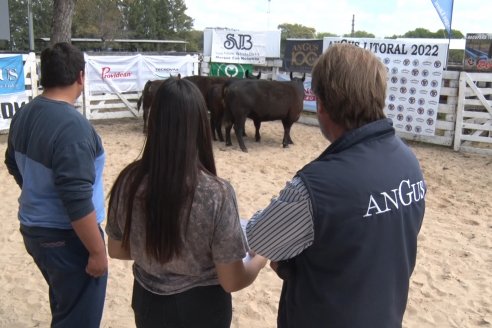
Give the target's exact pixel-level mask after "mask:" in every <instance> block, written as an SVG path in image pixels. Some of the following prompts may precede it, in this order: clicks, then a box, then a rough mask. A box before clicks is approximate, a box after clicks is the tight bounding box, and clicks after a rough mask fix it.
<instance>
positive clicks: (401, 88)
mask: <svg viewBox="0 0 492 328" xmlns="http://www.w3.org/2000/svg"><path fill="white" fill-rule="evenodd" d="M339 42H346V43H350V44H354V45H356V46H358V47H361V48H365V49H368V50H370V51H372V52H373V53H374V54H375V55H376V56H377V57H378V58H379V59H380V60H381V61H382V62H383V64H384V65H385V66H386V69H387V71H388V81H387V91H386V106H385V108H384V112H385V114H386V116H387V117H388V118H390V119H392V120H393V126H394V127H395V129H396V130H397V131H401V132H407V133H411V134H416V135H427V136H433V135H434V134H435V129H436V121H437V110H438V106H439V96H440V92H441V84H442V72H443V65H444V63H445V62H446V58H447V43H439V42H436V43H432V42H426V43H419V42H418V39H416V40H415V42H408V41H397V40H392V39H366V38H324V39H323V49H327V48H328V47H329V46H330V45H332V44H334V43H339Z"/></svg>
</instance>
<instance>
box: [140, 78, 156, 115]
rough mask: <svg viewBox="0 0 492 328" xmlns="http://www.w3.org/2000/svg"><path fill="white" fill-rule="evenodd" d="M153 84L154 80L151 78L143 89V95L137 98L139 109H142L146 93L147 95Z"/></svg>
mask: <svg viewBox="0 0 492 328" xmlns="http://www.w3.org/2000/svg"><path fill="white" fill-rule="evenodd" d="M151 85H152V81H151V80H148V81H147V82H146V83H145V85H144V88H143V90H142V95H141V96H140V98H138V100H137V110H138V111H140V107H141V106H142V103H143V98H144V95H146V94H147V93H148V92H149V88H150V86H151Z"/></svg>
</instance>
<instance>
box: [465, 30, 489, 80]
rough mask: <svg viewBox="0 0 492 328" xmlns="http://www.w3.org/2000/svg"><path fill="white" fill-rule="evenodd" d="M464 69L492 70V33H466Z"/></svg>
mask: <svg viewBox="0 0 492 328" xmlns="http://www.w3.org/2000/svg"><path fill="white" fill-rule="evenodd" d="M464 70H465V71H468V72H470V71H471V72H492V33H489V34H487V33H468V34H467V35H466V43H465V61H464Z"/></svg>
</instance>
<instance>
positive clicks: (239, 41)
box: [211, 30, 267, 65]
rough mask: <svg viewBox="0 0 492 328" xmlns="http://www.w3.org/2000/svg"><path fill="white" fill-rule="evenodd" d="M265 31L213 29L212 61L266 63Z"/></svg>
mask: <svg viewBox="0 0 492 328" xmlns="http://www.w3.org/2000/svg"><path fill="white" fill-rule="evenodd" d="M266 40H267V35H266V33H265V32H243V31H231V30H213V32H212V51H211V61H212V62H217V63H235V64H256V65H263V64H265V63H266Z"/></svg>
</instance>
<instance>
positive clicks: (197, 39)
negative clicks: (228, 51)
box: [182, 30, 203, 52]
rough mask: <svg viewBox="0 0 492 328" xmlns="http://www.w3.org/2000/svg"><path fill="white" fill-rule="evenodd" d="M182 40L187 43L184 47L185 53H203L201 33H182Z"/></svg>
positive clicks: (195, 31)
mask: <svg viewBox="0 0 492 328" xmlns="http://www.w3.org/2000/svg"><path fill="white" fill-rule="evenodd" d="M182 39H184V40H185V41H188V44H187V45H186V51H189V52H202V51H203V31H198V30H191V31H186V32H183V35H182Z"/></svg>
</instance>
